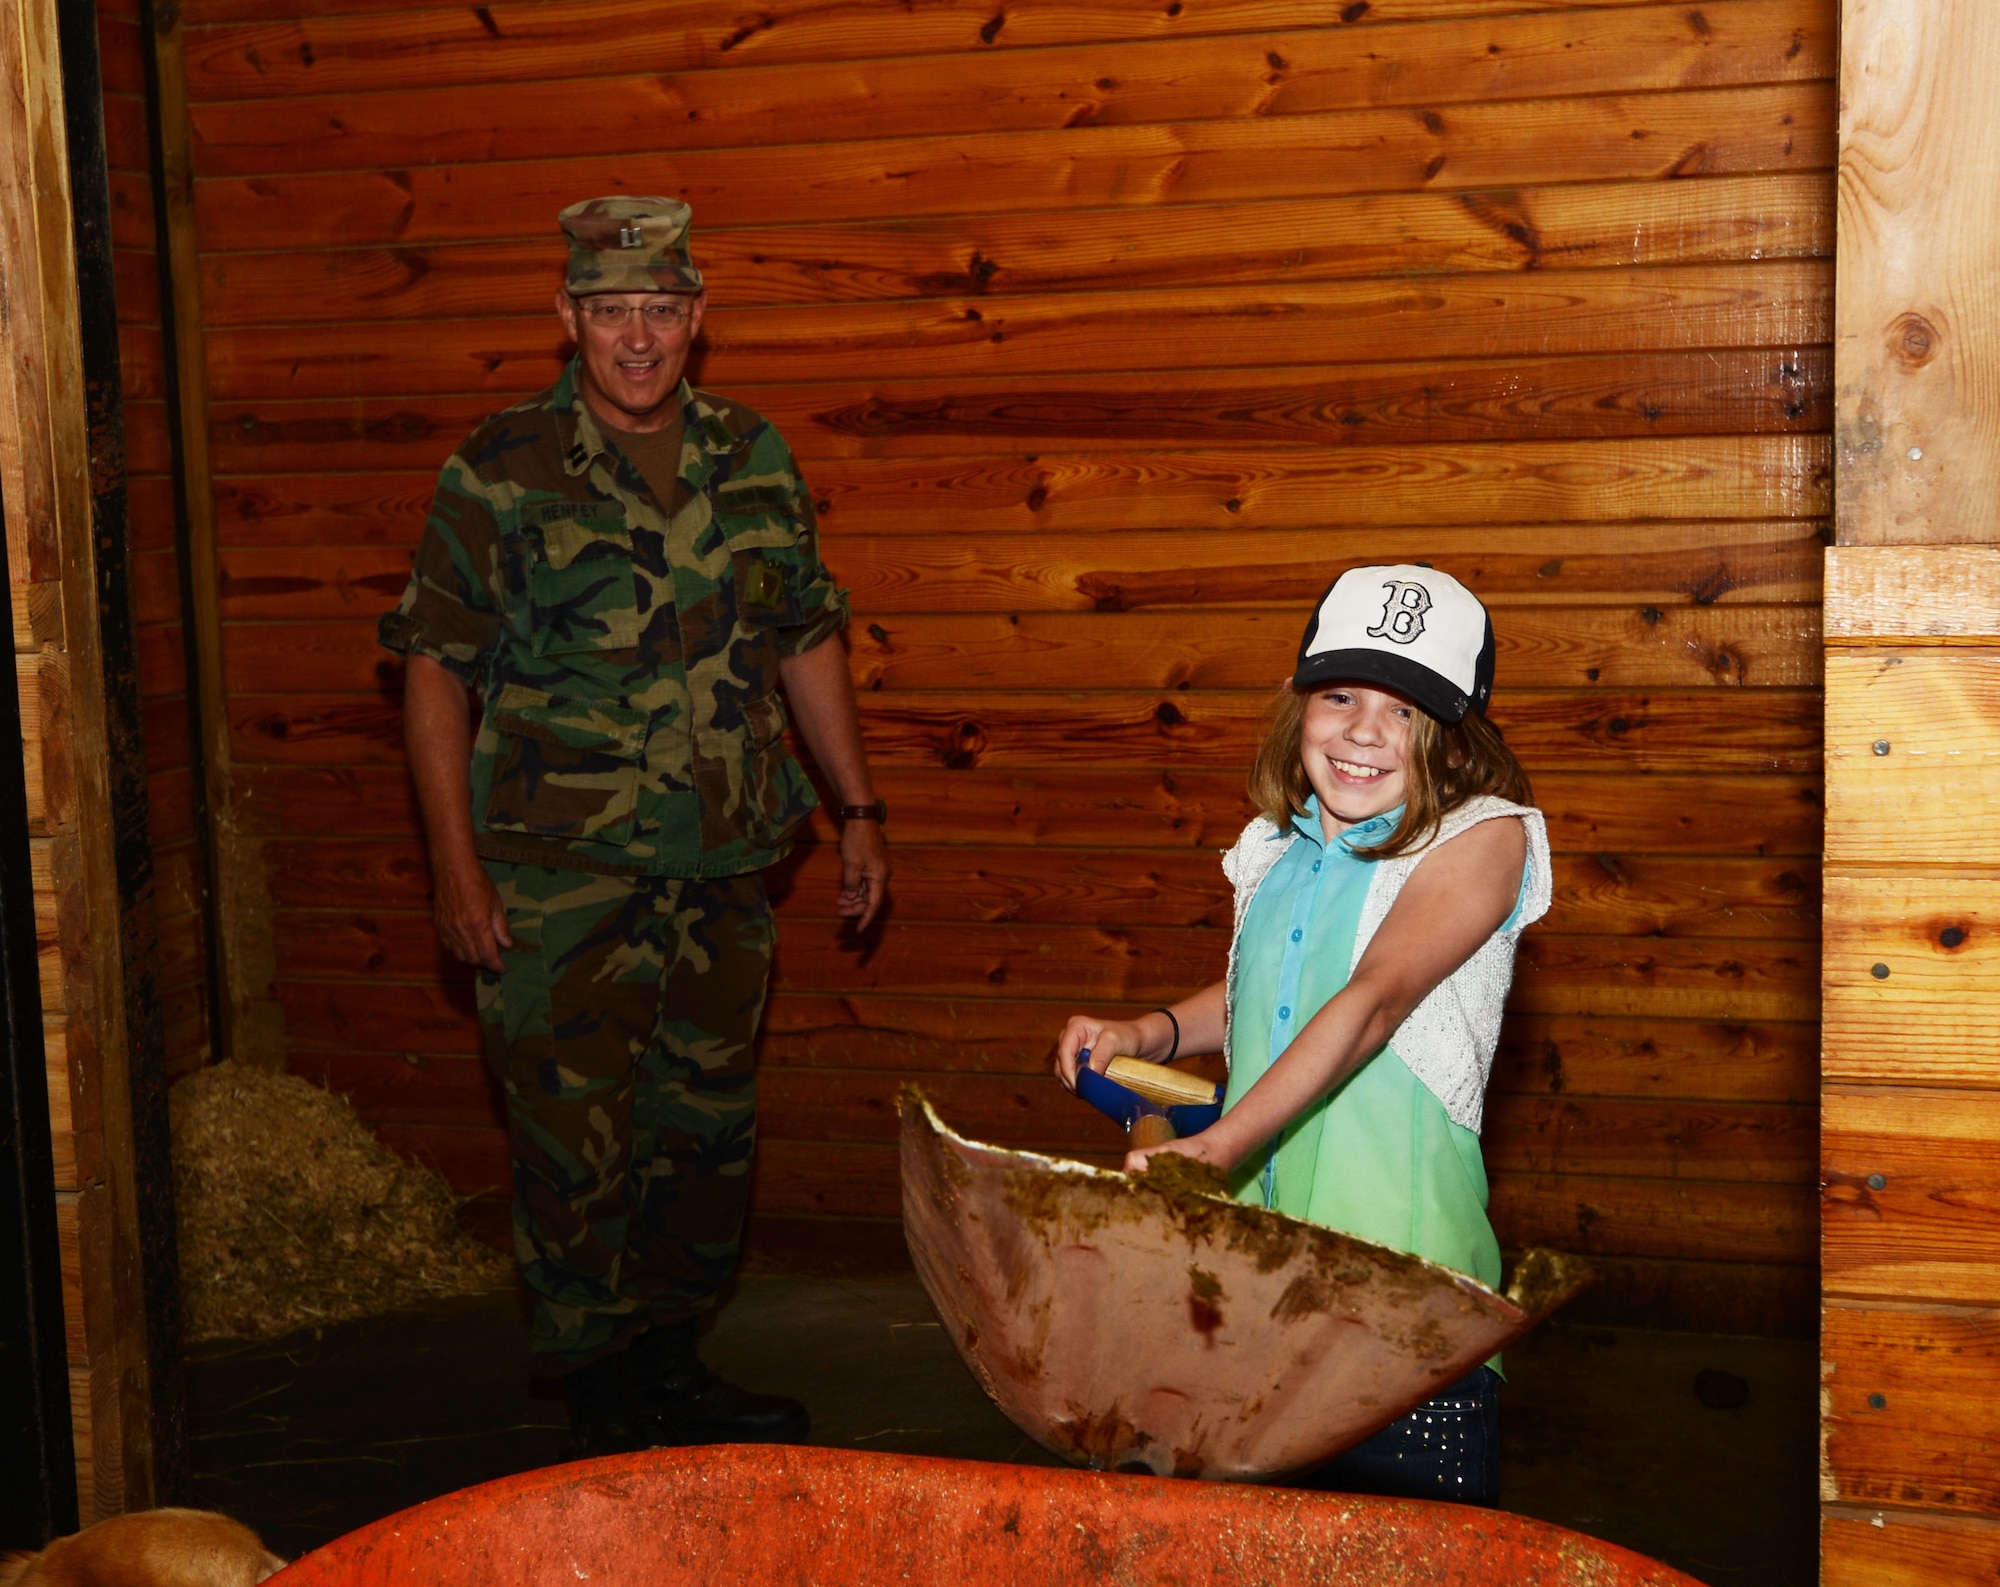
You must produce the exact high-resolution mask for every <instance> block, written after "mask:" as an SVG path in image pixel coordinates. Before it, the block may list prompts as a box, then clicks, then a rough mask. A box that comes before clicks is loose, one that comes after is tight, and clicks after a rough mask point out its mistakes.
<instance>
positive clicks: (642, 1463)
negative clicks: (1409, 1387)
mask: <svg viewBox="0 0 2000 1587" xmlns="http://www.w3.org/2000/svg"><path fill="white" fill-rule="evenodd" d="M272 1582H273V1583H274V1587H377V1584H382V1587H386V1584H389V1583H408V1584H411V1587H416V1584H422V1587H578V1584H579V1583H588V1584H589V1587H680V1584H682V1583H686V1584H690V1587H695V1584H698V1587H779V1584H784V1587H803V1584H806V1583H831V1584H838V1587H889V1584H892V1583H893V1584H895V1587H960V1584H963V1587H995V1584H1000V1583H1006V1584H1010V1587H1039V1584H1054V1583H1069V1582H1113V1583H1127V1584H1132V1587H1138V1584H1142V1583H1143V1584H1154V1583H1158V1584H1161V1587H1165V1584H1168V1583H1172V1584H1174V1587H1289V1584H1291V1583H1299V1584H1305V1583H1313V1584H1315V1587H1378V1584H1381V1583H1388V1582H1394V1583H1397V1584H1399V1587H1421V1584H1431V1583H1435V1584H1440V1587H1443V1584H1449V1587H1476V1584H1482V1583H1491V1584H1494V1587H1500V1584H1505V1587H1700V1584H1699V1583H1696V1582H1694V1581H1693V1579H1692V1578H1690V1577H1687V1576H1683V1575H1681V1574H1680V1573H1679V1572H1678V1571H1673V1570H1669V1569H1667V1568H1666V1567H1665V1566H1664V1565H1658V1564H1655V1563H1653V1562H1652V1561H1650V1560H1646V1559H1642V1558H1641V1557H1640V1556H1639V1555H1637V1554H1633V1553H1629V1552H1627V1551H1626V1550H1624V1549H1621V1548H1615V1547H1613V1546H1611V1545H1610V1544H1607V1543H1599V1542H1596V1541H1594V1540H1593V1539H1591V1538H1587V1537H1582V1536H1580V1535H1578V1534H1577V1533H1574V1532H1569V1531H1565V1530H1564V1529H1563V1528H1561V1527H1557V1526H1550V1525H1548V1524H1547V1523H1545V1522H1541V1521H1530V1520H1527V1519H1524V1518H1523V1517H1520V1516H1513V1515H1506V1514H1503V1513H1501V1512H1499V1511H1494V1510H1475V1509H1469V1508H1467V1507H1465V1506H1463V1505H1453V1504H1420V1503H1415V1502H1412V1501H1408V1500H1400V1499H1363V1498H1350V1497H1346V1496H1343V1495H1339V1494H1315V1493H1302V1492H1298V1491H1296V1490H1292V1489H1287V1488H1254V1487H1242V1486H1236V1485H1233V1484H1228V1483H1190V1482H1175V1481H1172V1480H1168V1479H1162V1478H1158V1477H1123V1476H1115V1475H1099V1474H1093V1473H1089V1472H1082V1471H1067V1470H1057V1469H1050V1468H1045V1467H1031V1466H1007V1465H989V1464H984V1463H981V1462H977V1461H970V1460H932V1459H925V1458H922V1457H918V1456H911V1455H888V1454H876V1453H864V1452H861V1451H856V1450H846V1449H798V1448H790V1447H785V1446H781V1445H763V1446H753V1445H725V1446H722V1447H719V1448H712V1449H691V1450H655V1451H653V1452H652V1453H650V1454H644V1455H619V1456H614V1457H613V1458H611V1459H608V1460H593V1461H584V1462H580V1463H578V1464H576V1465H572V1466H553V1467H550V1468H549V1469H547V1470H545V1471H536V1472H530V1473H528V1474H527V1475H525V1476H520V1477H509V1478H506V1479H504V1480H502V1481H499V1482H490V1483H487V1484H485V1485H484V1486H482V1487H477V1488H467V1489H465V1490H464V1491H463V1492H460V1493H453V1494H447V1495H446V1496H445V1497H443V1498H441V1499H433V1500H432V1501H431V1502H430V1503H429V1504H421V1505H418V1506H417V1507H416V1508H415V1509H412V1510H405V1511H403V1512H402V1513H401V1514H400V1515H392V1516H390V1517H389V1518H388V1519H387V1520H383V1521H378V1522H376V1523H375V1524H374V1525H373V1526H369V1527H364V1528H363V1529H362V1530H360V1531H358V1532H353V1533H350V1534H348V1535H347V1536H346V1537H343V1538H340V1539H337V1540H336V1541H334V1542H333V1543H330V1544H328V1545H327V1546H326V1547H325V1548H323V1549H319V1550H317V1551H316V1552H314V1553H311V1554H308V1555H306V1556H305V1558H304V1559H302V1560H300V1561H299V1562H298V1563H297V1564H295V1565H293V1566H292V1567H291V1568H290V1569H289V1570H286V1571H283V1572H281V1573H280V1574H278V1575H277V1576H275V1577H273V1578H272Z"/></svg>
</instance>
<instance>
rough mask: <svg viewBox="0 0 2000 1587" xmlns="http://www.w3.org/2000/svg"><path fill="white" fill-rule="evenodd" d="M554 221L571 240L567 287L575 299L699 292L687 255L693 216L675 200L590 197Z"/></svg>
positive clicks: (698, 280)
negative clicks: (597, 295) (608, 294)
mask: <svg viewBox="0 0 2000 1587" xmlns="http://www.w3.org/2000/svg"><path fill="white" fill-rule="evenodd" d="M558 219H559V220H560V221H561V223H562V229H563V235H564V236H565V237H567V238H568V239H569V274H568V278H567V285H568V287H569V290H570V291H571V292H572V293H574V294H575V295H576V296H578V297H584V296H586V295H588V294H590V293H593V292H699V291H700V290H701V272H700V271H699V270H697V269H696V268H695V265H694V260H693V259H692V258H690V257H689V255H688V231H689V222H690V219H691V216H690V213H689V210H688V207H687V205H686V204H684V203H682V202H681V201H680V200H679V199H677V198H635V197H629V196H626V195H623V194H615V195H613V196H611V197H608V198H590V199H585V200H584V201H583V202H582V203H580V204H572V205H570V206H569V208H567V209H565V210H564V211H563V212H562V214H561V215H560V216H559V217H558Z"/></svg>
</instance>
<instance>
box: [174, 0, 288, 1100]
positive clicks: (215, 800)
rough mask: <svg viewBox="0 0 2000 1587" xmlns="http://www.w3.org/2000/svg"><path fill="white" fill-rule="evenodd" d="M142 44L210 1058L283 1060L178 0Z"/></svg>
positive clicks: (274, 1065) (270, 1064) (269, 1063)
mask: <svg viewBox="0 0 2000 1587" xmlns="http://www.w3.org/2000/svg"><path fill="white" fill-rule="evenodd" d="M141 17H142V21H143V24H144V26H145V29H146V32H147V36H148V43H149V46H150V60H149V61H148V67H149V72H150V83H149V87H150V89H151V94H150V99H151V105H150V109H151V112H152V118H153V120H152V144H153V152H154V158H155V161H156V171H155V176H154V206H155V211H156V220H157V227H158V237H159V244H158V248H159V260H160V300H161V305H162V312H161V327H162V330H163V332H164V335H165V340H166V346H167V357H168V362H169V365H170V367H171V372H172V383H171V385H170V387H169V389H168V395H167V400H168V407H169V412H170V414H171V422H172V428H173V433H174V449H175V474H176V486H177V495H178V500H177V501H176V503H175V508H176V514H177V519H178V523H177V549H178V550H179V552H180V556H179V562H180V568H181V585H182V596H181V603H182V612H183V616H184V620H185V625H186V633H187V661H188V693H189V697H190V698H189V704H190V717H191V719H192V724H193V730H194V735H195V747H196V750H197V752H198V753H199V755H200V766H199V769H198V772H197V778H196V798H197V801H198V807H199V812H200V822H201V826H202V849H203V856H204V860H205V863H206V868H207V873H208V874H207V881H208V889H207V896H208V904H209V913H208V944H209V957H210V989H211V1002H210V1011H211V1019H210V1027H209V1028H210V1040H211V1042H212V1043H213V1046H214V1051H215V1056H216V1058H217V1059H235V1060H237V1061H239V1062H245V1063H254V1064H258V1065H260V1066H262V1067H264V1068H269V1069H282V1068H284V1067H285V1035H284V1016H283V1013H282V1011H281V1010H280V1008H279V1007H278V1001H277V998H276V997H275V996H274V995H273V993H272V989H271V979H272V975H273V970H274V952H273V948H272V942H271V933H270V905H269V900H268V898H267V897H266V895H265V891H264V888H263V885H262V880H261V873H260V871H259V868H258V866H257V865H256V863H255V859H256V851H255V847H254V845H253V844H251V843H249V842H247V841H246V840H245V839H244V838H243V836H242V834H241V833H240V831H239V830H238V825H237V810H236V797H235V770H234V766H233V764H232V757H231V754H230V746H229V702H228V699H227V697H226V696H225V694H224V691H223V678H222V613H221V604H220V600H221V575H220V572H219V568H218V564H217V557H216V544H215V496H214V488H213V484H212V480H211V467H210V462H209V435H208V376H207V369H208V358H207V353H206V350H205V347H204V335H203V329H202V311H201V282H200V262H199V258H198V256H197V253H196V247H195V216H194V165H193V155H192V151H191V149H190V138H191V133H190V130H189V126H188V104H187V62H186V56H185V45H184V41H183V29H182V18H181V8H180V5H179V3H178V0H165V3H158V4H156V3H154V0H143V3H142V6H141Z"/></svg>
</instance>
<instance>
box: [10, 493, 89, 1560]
mask: <svg viewBox="0 0 2000 1587" xmlns="http://www.w3.org/2000/svg"><path fill="white" fill-rule="evenodd" d="M5 507H6V503H5V502H4V500H0V526H4V524H5V522H6V512H5ZM5 565H6V564H5V560H4V556H0V569H4V568H5ZM21 739H22V728H21V702H20V699H19V697H18V695H17V694H16V693H15V692H14V691H13V690H8V689H0V744H12V743H17V742H19V741H21ZM32 864H33V861H32V859H31V857H30V850H29V837H28V787H27V778H26V768H25V766H23V765H22V764H20V763H18V762H16V761H14V760H12V759H11V758H0V1427H4V1428H6V1429H8V1436H7V1437H5V1438H0V1549H15V1548H24V1549H35V1548H40V1547H41V1546H42V1545H43V1544H44V1543H46V1542H47V1541H48V1540H49V1539H50V1538H52V1537H57V1536H60V1535H61V1534H63V1533H65V1532H71V1531H74V1530H75V1529H76V1526H77V1519H78V1517H77V1505H76V1449H75V1442H74V1440H73V1438H72V1437H71V1433H70V1403H69V1378H68V1370H67V1369H68V1361H67V1359H66V1351H65V1347H64V1342H63V1301H62V1252H61V1245H60V1242H59V1238H58V1235H57V1229H56V1185H55V1160H54V1150H53V1143H52V1140H51V1137H50V1129H49V1088H48V1074H47V1069H46V1056H45V1051H44V1048H43V1043H42V991H41V976H40V970H39V968H38V966H37V965H36V962H35V905H34V897H35V887H34V878H33V874H32Z"/></svg>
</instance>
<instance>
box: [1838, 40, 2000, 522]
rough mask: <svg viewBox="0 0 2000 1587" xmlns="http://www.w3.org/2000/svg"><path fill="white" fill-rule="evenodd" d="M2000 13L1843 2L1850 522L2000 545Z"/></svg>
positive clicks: (1843, 505)
mask: <svg viewBox="0 0 2000 1587" xmlns="http://www.w3.org/2000/svg"><path fill="white" fill-rule="evenodd" d="M1996 74H2000V6H1996V5H1994V4H1992V0H1845V4H1844V5H1843V6H1842V8H1841V82H1840V87H1841V93H1840V105H1841V114H1840V187H1839V194H1840V198H1839V203H1840V214H1839V233H1838V236H1839V240H1838V243H1837V249H1838V260H1839V263H1838V281H1839V285H1838V290H1837V293H1836V306H1835V319H1834V382H1835V386H1836V390H1837V392H1838V397H1837V410H1836V412H1837V416H1836V419H1835V436H1836V442H1837V447H1838V476H1837V488H1838V492H1839V503H1838V509H1837V511H1838V516H1839V521H1838V524H1837V529H1838V533H1839V538H1840V541H1841V543H1842V544H1844V545H1911V544H1932V545H1972V544H1977V543H1980V542H1983V541H1989V540H1992V539H1995V538H1996V537H2000V257H1996V256H1997V255H2000V125H1996V124H1995V122H1994V119H1993V116H1992V110H1991V104H1992V97H1993V87H1994V82H1995V78H1996Z"/></svg>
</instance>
